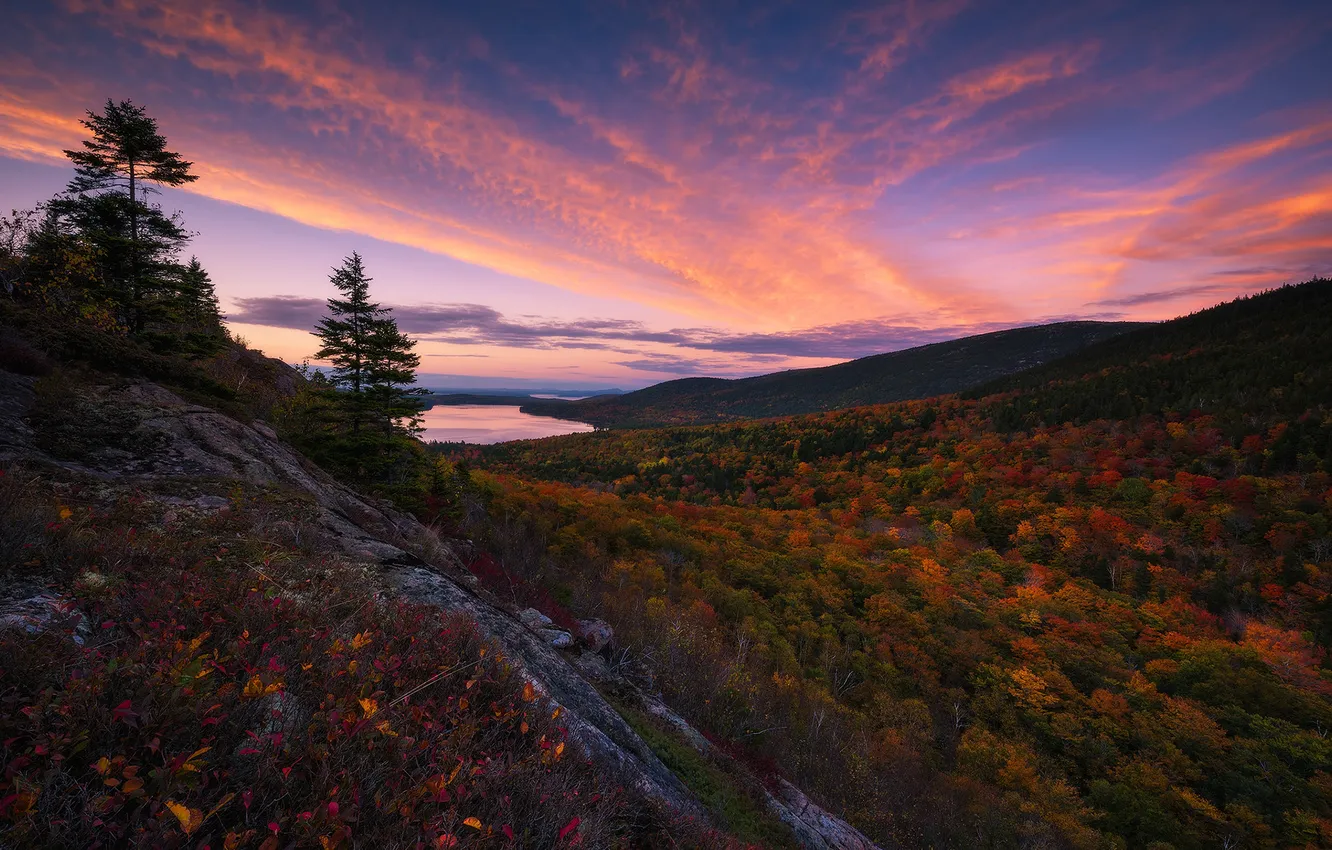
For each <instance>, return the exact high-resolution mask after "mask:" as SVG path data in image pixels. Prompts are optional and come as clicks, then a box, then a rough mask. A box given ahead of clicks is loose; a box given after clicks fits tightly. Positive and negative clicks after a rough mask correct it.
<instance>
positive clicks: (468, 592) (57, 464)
mask: <svg viewBox="0 0 1332 850" xmlns="http://www.w3.org/2000/svg"><path fill="white" fill-rule="evenodd" d="M12 378H13V376H7V375H5V373H0V391H4V390H10V392H9V393H8V394H9V396H10V400H9V402H7V403H0V434H7V435H9V437H10V439H9V440H8V442H4V443H0V462H13V461H16V460H18V461H22V462H24V463H26V464H29V465H36V466H42V465H46V466H48V467H53V468H58V469H60V470H63V471H64V472H65V473H68V474H74V475H78V476H85V477H88V478H92V479H95V480H99V481H102V482H107V483H111V484H114V485H115V486H117V487H123V488H125V489H130V490H139V489H147V486H148V485H152V486H153V487H155V488H156V489H157V490H162V489H164V488H162V487H161V486H160V485H161V484H163V483H167V482H171V481H173V480H176V481H180V482H182V483H184V482H199V481H212V482H217V483H219V484H225V483H226V482H231V483H232V484H234V483H235V482H244V483H245V484H247V485H257V486H265V487H276V488H280V489H284V490H292V491H296V492H297V493H298V494H300V495H301V496H303V497H307V498H309V500H310V502H311V504H312V507H313V508H314V510H315V512H316V516H315V520H314V524H315V525H316V526H317V527H318V528H319V530H320V532H321V533H322V535H323V540H322V541H321V545H324V546H327V547H328V548H330V549H333V550H336V551H340V552H342V553H343V554H346V555H348V556H351V557H355V558H357V559H365V560H370V561H372V562H375V563H378V564H379V565H381V567H382V568H383V570H384V575H385V577H386V579H387V581H388V583H389V585H390V587H392V588H393V589H394V590H395V591H396V592H397V593H398V594H399V595H401V596H402V597H403V598H404V599H407V600H410V601H412V602H416V603H420V604H425V605H433V606H435V607H438V608H441V609H443V610H447V611H451V612H464V613H466V614H467V615H468V616H470V617H471V618H472V619H474V620H475V621H476V622H477V624H478V625H479V627H480V628H481V630H482V633H483V634H486V635H487V636H488V637H490V638H492V639H493V640H494V641H495V642H496V643H497V644H498V645H499V647H500V649H501V651H502V652H504V654H505V656H506V657H507V658H509V659H510V660H511V661H513V662H515V663H516V665H517V666H518V668H519V669H520V670H521V672H522V675H524V676H525V677H526V678H527V679H528V680H529V681H531V682H532V684H533V686H534V687H535V688H536V689H537V690H538V691H540V692H542V693H544V694H545V695H547V696H548V697H549V698H550V699H551V700H553V701H554V702H555V703H557V704H559V705H560V706H562V707H563V708H564V709H565V714H564V718H565V721H564V722H565V724H566V726H567V728H568V730H569V735H570V737H571V739H572V740H574V741H575V742H576V743H578V744H579V745H580V746H581V747H582V748H583V749H584V750H585V751H586V752H587V754H588V756H589V757H590V758H592V759H594V760H596V761H597V762H598V764H599V765H600V766H601V767H602V769H603V771H604V772H605V774H606V776H607V777H608V778H610V779H611V780H612V781H614V782H615V783H617V784H621V785H623V786H624V787H626V788H632V789H636V790H637V791H638V792H639V793H641V794H642V795H644V796H645V797H646V798H648V799H651V800H655V801H657V802H659V803H661V804H664V805H667V806H670V807H672V808H674V809H676V810H678V811H680V812H682V813H684V814H686V815H689V816H691V817H695V818H700V819H706V818H707V815H706V812H705V811H704V810H703V808H702V807H701V806H699V804H698V803H697V802H696V801H695V800H694V799H693V797H692V796H691V795H690V794H689V792H688V790H686V789H685V787H684V785H683V784H681V782H680V780H679V779H677V778H676V776H675V775H674V774H673V773H671V771H670V770H669V769H668V768H667V767H666V766H665V765H664V764H662V763H661V761H660V760H659V759H658V758H657V757H656V756H655V755H654V754H653V753H652V750H651V749H650V748H649V747H648V746H647V744H646V743H644V742H643V740H642V739H641V738H640V737H639V736H638V735H637V734H636V733H635V732H634V731H633V729H631V728H630V727H629V725H628V724H627V723H625V722H624V719H623V718H621V717H620V715H619V714H618V713H616V711H615V710H614V709H613V708H612V707H611V706H610V705H609V704H608V703H607V702H606V701H605V699H603V698H602V697H601V695H600V694H599V693H598V692H597V690H596V689H595V688H593V687H592V686H591V685H590V684H589V683H588V681H587V680H586V679H584V678H583V677H582V676H581V675H580V674H579V672H578V670H577V668H575V667H574V666H573V665H572V664H571V663H570V660H566V658H565V657H564V656H563V655H562V654H561V653H560V651H559V649H560V648H571V647H572V646H573V643H574V641H573V636H572V635H571V634H570V633H569V632H568V631H565V630H562V629H559V628H558V627H557V626H556V625H555V624H554V623H553V622H551V621H550V619H549V618H547V617H545V616H544V615H542V614H540V612H537V611H535V610H530V611H529V612H524V613H525V614H527V619H528V620H530V621H531V623H532V626H531V627H529V626H528V625H526V624H525V623H524V621H523V620H522V619H520V618H519V617H518V616H517V615H515V614H512V613H510V612H508V611H505V610H504V609H502V608H501V607H499V606H497V605H495V604H493V603H492V602H489V601H487V600H485V599H482V598H481V597H480V596H478V595H477V593H476V592H475V591H474V590H473V589H472V588H471V587H470V586H469V583H468V582H467V581H466V580H465V579H464V578H463V577H462V575H461V574H459V575H458V576H457V577H455V576H453V575H449V574H448V573H449V572H450V570H449V569H448V566H449V565H448V564H447V563H435V564H431V563H427V562H426V560H424V559H423V558H422V557H420V556H419V555H417V554H413V550H415V551H421V546H420V544H422V543H429V542H430V541H431V540H432V539H433V535H431V533H430V532H429V531H428V530H427V529H426V528H424V527H423V526H421V525H420V523H418V522H417V521H416V520H415V519H414V518H413V517H411V516H409V515H407V514H403V513H400V512H398V511H396V510H394V509H393V508H391V507H389V506H387V505H385V504H382V503H378V502H372V501H371V500H368V499H365V498H363V497H362V496H360V495H359V494H358V493H356V492H355V491H353V490H351V489H350V488H348V487H345V486H343V485H342V484H340V483H338V482H337V481H335V480H334V479H332V478H331V477H330V476H328V475H327V474H326V473H324V472H323V471H321V470H320V469H318V468H317V467H315V466H313V465H312V464H310V463H309V462H308V461H306V460H305V459H304V458H303V457H301V456H300V455H299V454H297V453H296V452H295V451H293V450H292V449H290V448H288V447H287V446H285V445H284V444H283V443H282V442H281V441H280V440H278V438H277V435H276V434H274V433H273V432H272V430H271V429H270V428H269V427H268V426H267V425H265V424H264V423H262V422H256V423H253V424H245V423H242V422H238V421H236V420H235V419H232V418H230V417H227V416H224V415H223V414H221V413H218V412H217V411H214V410H211V409H209V408H206V407H201V406H199V405H194V404H190V403H188V402H186V401H184V400H183V399H181V398H179V397H178V396H176V395H175V394H173V393H171V392H168V391H167V390H165V389H163V388H161V387H159V386H156V385H154V384H150V383H138V384H132V385H129V386H127V387H122V388H118V389H114V390H106V391H105V392H104V394H103V395H102V396H101V397H100V398H98V399H97V400H96V401H97V403H99V404H102V405H112V406H114V407H115V409H116V411H117V414H118V415H122V418H124V419H125V420H126V421H130V422H132V423H133V425H132V428H133V430H134V431H136V432H138V436H139V438H140V439H139V443H141V444H144V445H152V447H153V450H152V451H151V452H130V451H125V450H122V449H118V448H112V449H108V450H104V451H97V452H93V453H90V454H88V455H86V456H84V457H80V458H78V459H76V460H69V459H62V458H58V457H54V456H52V455H51V454H49V453H47V452H44V451H42V450H41V449H40V448H38V446H37V445H36V443H35V441H34V439H33V436H34V435H33V434H32V432H31V430H30V429H29V430H27V431H24V430H22V429H21V428H20V427H18V426H24V427H26V425H25V423H23V420H22V416H23V413H24V411H25V410H26V406H27V404H29V403H30V402H31V398H32V394H31V382H30V381H27V380H26V379H19V380H17V381H16V380H12ZM6 379H8V380H7V382H6ZM176 489H179V490H184V489H186V488H185V487H181V488H176ZM157 498H158V499H159V500H160V501H164V502H167V503H168V504H171V505H174V506H179V507H180V508H183V509H196V510H213V509H217V508H220V507H223V506H225V504H227V502H226V500H225V499H220V497H218V496H216V495H202V496H193V497H183V496H179V495H174V494H173V495H165V496H158V497H157ZM219 500H220V501H219ZM435 542H436V544H437V541H435ZM434 553H435V554H436V555H437V556H438V559H437V560H441V561H447V560H448V559H449V557H450V555H449V553H448V551H447V549H444V548H442V547H439V546H438V545H436V546H435V547H434ZM53 598H54V597H53ZM25 600H26V601H23V602H22V603H21V604H20V603H18V602H16V603H14V604H13V605H11V606H10V607H9V608H5V609H2V610H0V614H3V615H4V616H6V617H7V618H8V619H6V620H5V621H4V622H6V623H9V622H10V621H11V620H12V622H13V624H14V625H25V626H28V625H32V624H34V623H39V622H42V618H43V617H47V618H48V619H49V617H48V614H50V613H51V612H52V611H55V610H56V608H55V607H54V604H55V603H51V604H48V600H46V599H45V597H43V596H41V595H40V594H39V593H37V592H36V591H34V593H33V594H29V595H28V596H27V597H25ZM560 636H562V638H561V637H560Z"/></svg>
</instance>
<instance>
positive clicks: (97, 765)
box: [93, 756, 111, 776]
mask: <svg viewBox="0 0 1332 850" xmlns="http://www.w3.org/2000/svg"><path fill="white" fill-rule="evenodd" d="M93 769H94V770H96V771H97V772H98V773H99V774H101V775H102V776H106V772H107V771H108V770H110V769H111V762H110V761H109V760H108V759H107V757H106V756H102V757H101V758H99V759H98V760H97V761H95V762H93Z"/></svg>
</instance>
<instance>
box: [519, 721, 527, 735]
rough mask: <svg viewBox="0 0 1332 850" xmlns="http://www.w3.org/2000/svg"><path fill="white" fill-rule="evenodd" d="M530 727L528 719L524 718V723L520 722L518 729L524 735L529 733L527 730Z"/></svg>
mask: <svg viewBox="0 0 1332 850" xmlns="http://www.w3.org/2000/svg"><path fill="white" fill-rule="evenodd" d="M528 728H529V727H528V725H527V721H526V720H524V721H523V722H522V723H519V724H518V731H519V732H522V733H523V734H524V735H526V734H527V730H528Z"/></svg>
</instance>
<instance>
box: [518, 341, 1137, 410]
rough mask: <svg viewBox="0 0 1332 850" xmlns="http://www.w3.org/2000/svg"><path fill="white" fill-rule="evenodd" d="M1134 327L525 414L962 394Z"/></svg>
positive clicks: (678, 388)
mask: <svg viewBox="0 0 1332 850" xmlns="http://www.w3.org/2000/svg"><path fill="white" fill-rule="evenodd" d="M1142 327H1145V325H1143V324H1142V323H1137V322H1059V323H1056V324H1050V325H1037V326H1034V327H1026V328H1015V329H1013V330H1007V331H996V332H994V333H988V334H980V335H977V336H969V337H964V338H962V339H955V340H951V341H949V342H939V343H934V344H931V345H922V346H919V347H916V348H908V349H905V350H903V351H894V352H891V353H888V354H876V355H873V356H870V357H862V358H860V359H859V360H852V361H850V362H847V363H838V364H837V365H834V366H824V367H821V368H817V369H794V370H791V371H787V372H775V373H773V374H770V375H759V376H757V377H753V378H740V379H737V380H726V379H723V378H684V379H682V380H678V381H667V382H665V383H662V384H656V385H655V386H651V387H648V388H646V389H642V390H638V391H636V392H631V393H625V394H623V395H620V396H597V397H594V398H588V399H583V400H580V401H573V402H563V401H536V402H531V403H528V404H524V405H523V407H522V409H523V410H524V411H525V412H527V413H534V414H538V415H544V416H559V417H562V418H565V419H579V420H582V421H584V422H590V423H592V424H593V425H597V426H600V427H610V428H635V427H653V426H660V425H698V424H709V423H716V422H729V421H734V420H739V419H754V418H763V417H769V416H787V415H791V414H799V413H818V412H821V411H825V410H837V409H840V408H844V407H856V406H859V405H866V404H882V403H885V402H890V401H904V400H907V399H913V398H928V397H930V396H935V395H941V394H944V393H954V392H960V391H962V390H966V389H970V388H971V387H974V386H976V385H978V384H982V383H985V382H987V381H991V380H994V379H996V378H1000V377H1002V376H1005V375H1010V374H1012V373H1014V372H1020V371H1022V370H1024V369H1030V368H1032V367H1034V366H1039V365H1041V364H1043V363H1047V362H1049V361H1051V360H1055V359H1057V358H1059V357H1063V356H1065V355H1067V354H1070V353H1071V352H1074V351H1078V350H1080V349H1082V348H1085V347H1086V346H1088V345H1091V344H1093V343H1096V342H1100V341H1102V340H1105V339H1108V338H1111V337H1115V336H1118V335H1120V334H1123V333H1126V332H1128V331H1131V330H1135V329H1138V328H1142Z"/></svg>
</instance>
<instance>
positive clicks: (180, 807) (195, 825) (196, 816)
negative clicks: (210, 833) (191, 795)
mask: <svg viewBox="0 0 1332 850" xmlns="http://www.w3.org/2000/svg"><path fill="white" fill-rule="evenodd" d="M166 807H167V809H168V810H169V811H170V812H171V814H173V815H175V816H176V820H178V821H180V828H181V829H183V830H185V834H186V835H193V834H194V833H195V831H197V830H198V829H199V827H201V826H203V822H204V814H203V812H201V811H200V810H198V809H191V808H190V807H189V806H186V805H184V804H183V803H177V802H176V801H175V800H167V802H166Z"/></svg>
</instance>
